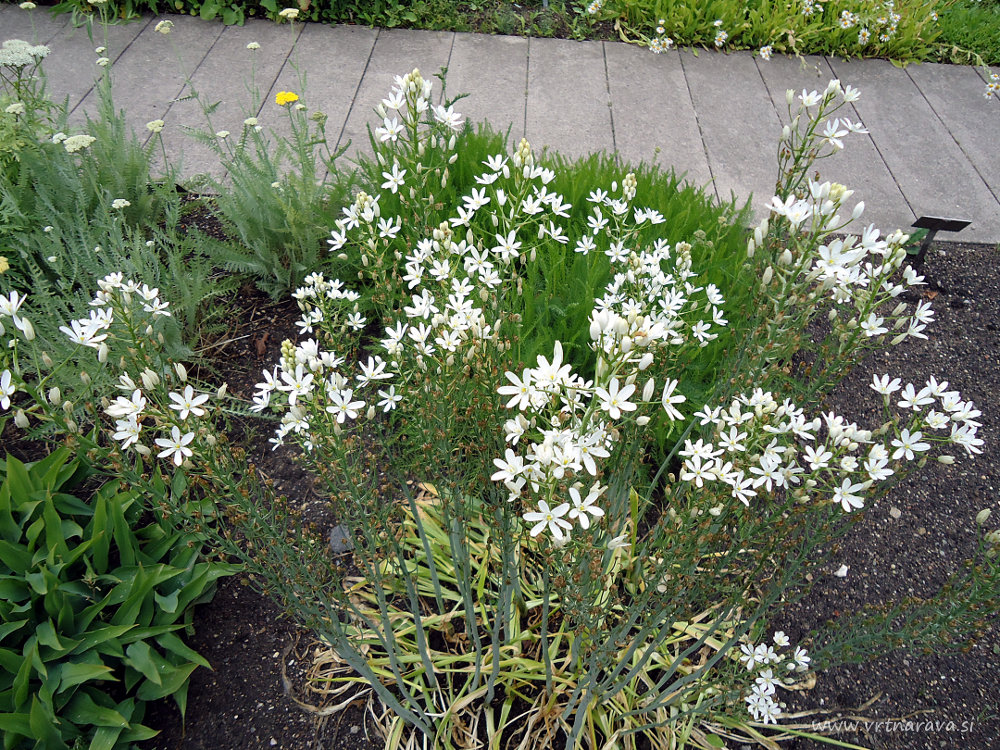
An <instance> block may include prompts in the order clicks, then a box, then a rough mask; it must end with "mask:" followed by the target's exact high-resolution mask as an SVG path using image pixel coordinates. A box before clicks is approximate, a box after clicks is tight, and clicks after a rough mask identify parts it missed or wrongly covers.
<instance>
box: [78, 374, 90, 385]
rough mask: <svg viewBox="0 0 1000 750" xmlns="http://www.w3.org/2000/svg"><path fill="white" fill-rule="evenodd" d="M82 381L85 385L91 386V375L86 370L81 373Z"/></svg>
mask: <svg viewBox="0 0 1000 750" xmlns="http://www.w3.org/2000/svg"><path fill="white" fill-rule="evenodd" d="M80 380H82V381H83V384H84V385H90V373H88V372H87V371H86V370H84V371H83V372H81V373H80Z"/></svg>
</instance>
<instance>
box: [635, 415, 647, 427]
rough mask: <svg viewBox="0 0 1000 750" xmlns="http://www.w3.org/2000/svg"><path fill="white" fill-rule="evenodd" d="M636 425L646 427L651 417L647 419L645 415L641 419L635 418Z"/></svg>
mask: <svg viewBox="0 0 1000 750" xmlns="http://www.w3.org/2000/svg"><path fill="white" fill-rule="evenodd" d="M635 423H636V424H637V425H639V426H640V427H645V426H646V425H648V424H649V417H647V416H645V415H643V416H641V417H636V418H635Z"/></svg>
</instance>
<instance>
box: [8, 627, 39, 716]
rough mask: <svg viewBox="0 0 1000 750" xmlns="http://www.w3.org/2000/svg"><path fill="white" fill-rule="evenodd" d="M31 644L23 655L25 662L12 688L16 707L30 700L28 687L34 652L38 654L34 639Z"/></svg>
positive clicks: (22, 663)
mask: <svg viewBox="0 0 1000 750" xmlns="http://www.w3.org/2000/svg"><path fill="white" fill-rule="evenodd" d="M28 643H29V644H30V645H29V646H28V648H27V650H26V651H25V653H24V655H23V657H22V658H23V659H24V661H22V662H21V668H20V669H18V670H17V676H16V677H14V684H13V685H12V686H11V688H12V689H13V691H14V706H15V707H21V706H23V705H24V702H25V701H27V700H28V685H29V681H30V678H31V668H32V664H31V662H32V658H31V657H32V651H34V653H35V654H37V653H38V643H37V642H36V641H35V640H34V638H32V639H30V640H29V641H28Z"/></svg>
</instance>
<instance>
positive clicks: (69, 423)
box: [66, 419, 80, 435]
mask: <svg viewBox="0 0 1000 750" xmlns="http://www.w3.org/2000/svg"><path fill="white" fill-rule="evenodd" d="M79 431H80V427H79V426H78V425H77V423H76V422H74V421H73V420H72V419H67V420H66V432H68V433H69V434H70V435H75V434H76V433H78V432H79Z"/></svg>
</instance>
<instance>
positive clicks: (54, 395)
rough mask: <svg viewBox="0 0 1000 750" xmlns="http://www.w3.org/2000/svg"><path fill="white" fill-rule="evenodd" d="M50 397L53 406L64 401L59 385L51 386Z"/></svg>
mask: <svg viewBox="0 0 1000 750" xmlns="http://www.w3.org/2000/svg"><path fill="white" fill-rule="evenodd" d="M48 399H49V403H50V404H52V405H53V406H59V404H61V403H62V394H61V393H60V392H59V388H58V387H56V386H53V387H52V388H49V393H48Z"/></svg>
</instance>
